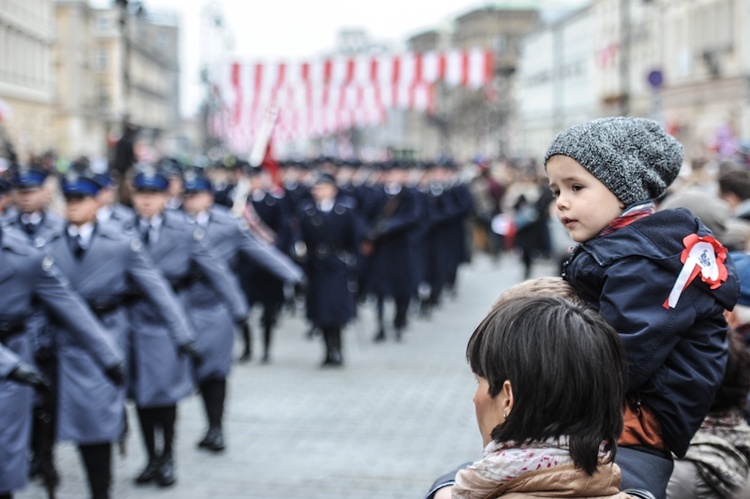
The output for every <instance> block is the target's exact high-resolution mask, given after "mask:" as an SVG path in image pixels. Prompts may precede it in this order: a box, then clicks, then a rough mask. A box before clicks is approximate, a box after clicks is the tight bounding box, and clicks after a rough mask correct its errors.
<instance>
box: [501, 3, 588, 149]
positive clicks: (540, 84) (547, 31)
mask: <svg viewBox="0 0 750 499" xmlns="http://www.w3.org/2000/svg"><path fill="white" fill-rule="evenodd" d="M594 31H595V30H594V16H593V14H592V11H591V8H589V7H586V8H583V9H581V10H579V11H577V12H575V13H573V14H572V15H570V16H568V17H565V18H563V19H561V20H559V21H556V22H554V23H552V24H549V25H546V26H544V27H543V28H541V29H539V30H537V31H535V32H533V33H531V34H530V35H528V36H527V37H526V38H525V39H524V40H523V42H522V44H521V61H520V66H519V71H518V74H517V78H518V80H517V85H518V93H517V98H518V115H517V117H518V119H517V123H518V133H517V135H516V138H517V140H515V141H513V143H512V144H511V150H512V155H513V156H530V157H536V158H538V157H540V156H541V155H543V154H544V151H545V150H546V148H547V146H549V144H550V142H551V141H552V139H553V138H554V137H555V134H557V133H558V132H559V131H560V130H562V129H564V128H567V127H569V126H571V125H573V124H576V123H580V122H582V121H586V120H587V119H589V118H590V117H591V116H594V115H596V114H597V113H598V104H599V103H598V99H597V93H596V92H595V79H594V74H595V71H596V68H595V59H594V57H592V54H594Z"/></svg>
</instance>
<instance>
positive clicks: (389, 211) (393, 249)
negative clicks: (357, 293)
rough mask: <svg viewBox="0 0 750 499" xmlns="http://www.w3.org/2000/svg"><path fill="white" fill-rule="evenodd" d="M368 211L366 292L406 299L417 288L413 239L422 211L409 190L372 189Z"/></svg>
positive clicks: (404, 188) (403, 188)
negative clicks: (370, 245)
mask: <svg viewBox="0 0 750 499" xmlns="http://www.w3.org/2000/svg"><path fill="white" fill-rule="evenodd" d="M372 196H373V199H372V202H371V205H370V206H371V207H370V211H369V214H368V217H367V218H368V224H369V226H370V232H369V234H368V236H367V239H369V240H370V241H372V243H373V253H372V254H371V255H370V256H369V257H368V261H367V271H368V277H367V291H368V292H369V293H371V294H373V295H375V296H378V297H392V298H395V299H397V300H408V299H409V298H410V297H411V295H412V294H413V293H414V291H415V290H416V287H417V284H418V283H417V282H416V277H417V276H416V275H415V269H414V267H413V257H412V251H413V238H414V231H415V229H416V228H417V225H418V222H419V219H420V216H421V215H422V212H421V210H420V208H421V205H420V203H419V202H418V201H417V198H416V195H415V194H414V191H413V190H412V189H409V188H408V187H402V188H401V190H400V191H399V192H398V194H396V195H389V194H387V193H386V191H385V190H384V189H383V188H382V187H381V188H379V189H377V190H375V191H373V194H372Z"/></svg>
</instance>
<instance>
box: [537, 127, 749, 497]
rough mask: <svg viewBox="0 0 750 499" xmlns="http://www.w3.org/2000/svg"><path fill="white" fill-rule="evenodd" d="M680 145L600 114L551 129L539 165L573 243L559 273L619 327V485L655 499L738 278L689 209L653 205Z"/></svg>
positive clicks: (696, 418) (703, 383)
mask: <svg viewBox="0 0 750 499" xmlns="http://www.w3.org/2000/svg"><path fill="white" fill-rule="evenodd" d="M682 159H683V151H682V146H681V145H680V144H679V143H678V142H677V141H676V140H675V139H674V138H673V137H671V136H669V135H668V134H667V133H666V132H665V131H664V130H663V129H662V128H661V127H660V126H659V125H658V124H657V123H656V122H654V121H651V120H647V119H641V118H623V117H619V118H602V119H596V120H593V121H589V122H586V123H583V124H580V125H576V126H574V127H571V128H569V129H567V130H565V131H563V132H561V133H560V134H559V135H558V136H557V137H556V138H555V139H554V140H553V141H552V144H551V145H550V147H549V149H548V150H547V153H546V155H545V159H544V163H545V169H546V171H547V176H548V177H549V183H550V188H551V189H552V192H553V194H554V195H555V197H556V212H557V217H558V219H559V220H560V222H561V223H562V224H563V225H564V226H565V228H566V230H567V231H568V233H569V234H570V236H571V237H572V239H573V240H574V241H575V242H577V243H579V244H578V246H577V247H576V249H575V251H574V253H573V256H572V257H571V259H570V260H569V261H568V262H567V264H566V268H565V271H564V273H563V277H564V278H565V279H566V280H567V281H568V282H570V283H571V284H572V286H573V287H574V288H575V290H576V292H577V293H578V295H579V296H580V297H581V298H582V299H583V300H584V301H585V302H586V303H588V304H589V305H590V306H592V307H593V308H595V309H596V310H598V311H599V313H600V314H601V315H602V316H603V317H604V318H605V319H606V320H607V322H608V323H609V324H610V325H612V326H613V327H614V328H615V329H616V330H617V331H618V333H619V334H620V337H621V339H622V342H623V345H624V347H625V351H626V355H627V363H628V391H627V393H628V395H627V404H626V407H625V428H624V430H623V433H622V436H621V437H620V441H619V443H620V449H619V450H618V455H617V457H618V459H617V462H618V464H619V465H620V467H621V468H622V472H623V487H641V488H645V489H648V490H649V491H650V492H651V493H653V494H654V495H656V496H657V497H664V496H665V489H666V484H667V481H668V480H669V476H670V474H671V472H672V467H673V466H672V457H671V454H672V453H674V454H675V455H677V456H678V457H683V456H684V455H685V452H686V451H687V448H688V445H689V443H690V439H691V437H692V436H693V434H695V432H696V431H697V430H698V427H699V426H700V424H701V422H702V421H703V418H704V417H705V416H706V414H707V413H708V410H709V408H710V406H711V402H712V401H713V399H714V395H715V393H716V390H717V389H718V387H719V384H720V383H721V380H722V377H723V374H724V369H725V364H726V357H727V341H726V332H727V324H726V321H725V320H724V316H723V312H724V309H731V308H732V307H733V306H734V304H735V302H736V301H737V297H738V293H739V283H738V280H737V277H736V274H735V269H734V265H733V263H732V261H731V259H729V258H727V254H726V249H725V248H724V247H723V246H722V245H721V243H719V242H718V241H717V240H716V239H715V238H714V237H713V236H712V234H711V232H710V231H709V230H708V229H707V228H706V227H705V226H704V225H703V224H702V223H701V222H700V220H698V219H697V218H695V217H694V216H693V215H692V214H691V213H690V212H689V211H687V210H684V209H677V210H664V211H660V212H658V213H657V212H655V207H654V204H653V202H652V200H653V199H655V198H657V197H658V196H659V195H661V194H662V193H663V192H664V191H665V190H666V189H667V187H668V186H669V185H670V184H671V183H672V182H673V181H674V179H675V178H676V177H677V174H678V173H679V171H680V166H681V165H682Z"/></svg>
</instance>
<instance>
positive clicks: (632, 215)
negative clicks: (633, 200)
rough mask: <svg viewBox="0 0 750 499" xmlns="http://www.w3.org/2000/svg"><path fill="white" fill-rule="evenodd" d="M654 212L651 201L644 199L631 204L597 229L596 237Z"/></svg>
mask: <svg viewBox="0 0 750 499" xmlns="http://www.w3.org/2000/svg"><path fill="white" fill-rule="evenodd" d="M655 212H656V205H655V204H654V203H653V202H652V201H646V202H645V203H640V204H636V205H634V206H631V207H630V208H628V209H627V210H625V211H624V212H623V214H622V215H620V216H619V217H617V218H615V219H614V220H612V221H611V222H609V225H607V226H606V227H604V228H603V229H602V230H601V231H599V233H598V234H597V235H596V237H603V236H606V235H608V234H612V233H613V232H615V231H616V230H619V229H622V228H623V227H627V226H628V225H630V224H632V223H633V222H635V221H636V220H640V219H641V218H643V217H647V216H649V215H653V214H654V213H655Z"/></svg>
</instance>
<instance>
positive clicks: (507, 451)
mask: <svg viewBox="0 0 750 499" xmlns="http://www.w3.org/2000/svg"><path fill="white" fill-rule="evenodd" d="M569 449H570V448H569V441H568V437H565V436H563V437H559V438H550V439H548V440H546V441H544V442H532V443H527V444H524V445H523V446H519V445H517V444H515V443H514V442H503V443H499V442H495V441H494V440H493V441H492V442H490V443H489V444H488V445H487V447H485V449H484V457H483V458H482V460H481V461H477V462H475V463H474V464H472V465H471V466H469V467H468V468H466V469H463V470H461V471H459V472H458V474H457V475H456V484H455V485H454V486H453V490H452V494H453V499H480V498H484V497H487V495H488V494H490V493H491V492H492V491H494V490H496V489H497V488H498V487H499V486H501V485H504V484H506V483H508V482H510V481H511V480H513V479H515V478H518V477H519V476H521V475H523V474H525V473H528V472H530V471H536V470H539V469H543V468H554V467H557V466H565V465H572V464H574V463H573V459H572V458H571V457H570V450H569ZM608 457H609V452H608V451H607V450H606V442H602V445H601V446H600V447H599V461H600V462H603V461H605V460H606V459H607V458H608Z"/></svg>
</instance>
